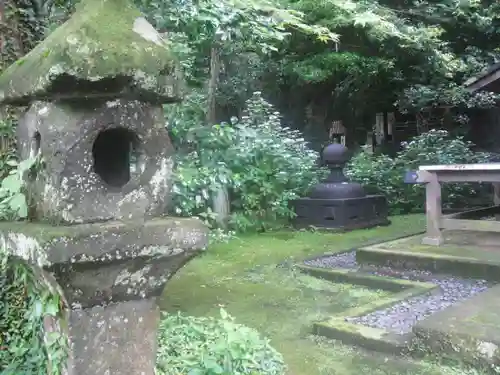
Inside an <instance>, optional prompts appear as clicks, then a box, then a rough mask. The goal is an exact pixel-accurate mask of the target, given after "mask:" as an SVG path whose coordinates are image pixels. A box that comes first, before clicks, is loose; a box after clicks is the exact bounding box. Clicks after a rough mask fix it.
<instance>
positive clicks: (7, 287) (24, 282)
mask: <svg viewBox="0 0 500 375" xmlns="http://www.w3.org/2000/svg"><path fill="white" fill-rule="evenodd" d="M59 311H60V299H59V296H58V295H57V294H54V293H52V292H51V291H49V289H48V288H47V287H45V286H44V285H42V284H41V283H40V282H39V280H38V279H37V278H36V277H35V275H34V273H33V269H32V268H29V267H28V266H27V265H26V264H24V263H21V262H20V261H17V260H13V259H11V258H8V257H7V256H6V255H5V253H2V252H0V374H1V375H19V374H23V375H45V374H48V375H59V374H60V373H61V372H60V370H61V368H62V367H61V366H62V365H63V363H64V362H65V360H66V358H67V357H66V353H67V349H66V344H65V340H64V339H63V338H62V337H61V336H60V335H59V334H57V333H52V334H51V335H49V336H47V338H46V339H47V341H45V340H44V336H43V334H42V333H43V319H44V317H45V316H57V315H58V314H59ZM49 356H50V364H49Z"/></svg>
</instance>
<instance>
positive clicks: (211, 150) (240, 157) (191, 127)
mask: <svg viewBox="0 0 500 375" xmlns="http://www.w3.org/2000/svg"><path fill="white" fill-rule="evenodd" d="M203 103H204V102H203V96H196V95H193V96H192V97H191V102H189V101H187V102H186V103H184V104H183V105H180V106H179V107H177V108H171V107H169V108H168V110H170V112H169V113H168V116H169V118H170V121H169V128H170V131H171V134H172V139H173V142H174V144H175V145H176V146H177V148H178V149H179V151H182V150H184V151H185V152H184V153H181V154H180V156H179V160H178V161H177V172H176V181H175V184H174V190H173V191H174V206H175V207H176V214H180V215H186V216H191V215H199V216H202V217H204V218H206V219H211V217H212V216H211V215H212V212H211V209H210V205H211V196H212V193H213V192H215V191H217V190H218V188H219V187H220V186H226V187H227V188H228V189H229V193H230V198H231V199H230V200H231V209H232V215H231V220H230V223H231V225H232V227H233V228H234V229H237V230H240V231H244V230H250V229H267V228H270V227H272V226H274V225H276V223H277V222H279V221H280V220H281V219H287V218H290V217H291V216H292V215H293V212H292V210H291V209H290V207H289V204H288V202H289V201H290V200H292V199H295V198H297V197H299V196H301V195H303V194H304V193H305V192H306V191H307V189H308V188H309V187H310V186H311V184H314V183H315V182H316V181H317V180H318V177H319V176H318V171H317V170H316V168H315V166H316V161H317V159H318V154H317V153H316V152H314V151H312V150H310V149H308V147H307V143H306V142H305V140H304V139H303V138H302V137H301V136H300V134H299V132H297V131H294V130H291V129H289V128H284V127H282V126H281V119H280V115H279V113H277V112H276V111H275V110H274V108H273V107H272V106H271V105H270V104H269V103H267V102H266V101H265V100H264V99H262V97H261V95H260V93H258V92H257V93H255V94H254V96H253V97H252V98H251V99H250V100H248V102H247V109H246V112H245V113H244V115H243V116H242V117H241V119H239V120H237V119H233V122H232V123H231V124H219V125H214V126H204V125H203V124H202V120H201V119H200V117H202V114H203Z"/></svg>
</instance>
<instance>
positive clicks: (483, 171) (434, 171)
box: [406, 163, 500, 246]
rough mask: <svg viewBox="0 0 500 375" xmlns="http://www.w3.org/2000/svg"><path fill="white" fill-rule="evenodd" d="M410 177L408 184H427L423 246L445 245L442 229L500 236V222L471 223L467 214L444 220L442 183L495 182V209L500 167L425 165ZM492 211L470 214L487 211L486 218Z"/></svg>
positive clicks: (498, 202)
mask: <svg viewBox="0 0 500 375" xmlns="http://www.w3.org/2000/svg"><path fill="white" fill-rule="evenodd" d="M410 174H411V177H408V176H407V177H406V182H413V183H424V184H425V207H426V216H427V230H426V235H425V237H424V239H423V240H422V243H423V244H425V245H434V246H439V245H441V244H442V243H443V241H444V240H443V236H442V233H441V229H449V230H472V231H486V232H500V221H494V220H492V221H483V220H471V219H467V218H466V217H467V213H461V214H453V215H447V216H443V214H442V207H441V183H446V182H491V183H492V184H493V188H494V196H493V203H494V205H495V206H496V205H500V163H488V164H450V165H425V166H421V167H419V169H418V171H416V172H411V173H410ZM408 179H410V180H411V179H413V181H409V180H408ZM493 208H496V207H493ZM491 210H492V208H485V209H480V210H472V211H468V213H472V212H475V213H476V214H477V213H479V211H484V213H485V214H486V213H487V212H488V211H491Z"/></svg>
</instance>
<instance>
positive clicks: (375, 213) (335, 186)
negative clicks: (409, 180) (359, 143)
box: [293, 143, 389, 230]
mask: <svg viewBox="0 0 500 375" xmlns="http://www.w3.org/2000/svg"><path fill="white" fill-rule="evenodd" d="M349 159H350V155H349V150H348V149H347V147H345V146H344V145H342V144H339V143H333V144H331V145H329V146H327V147H325V148H324V149H323V152H322V160H323V164H324V165H326V166H327V167H328V168H329V169H330V175H329V176H328V177H327V179H326V180H325V181H323V182H321V183H319V184H317V185H316V186H313V188H312V189H311V191H310V193H309V194H308V196H307V197H306V198H301V199H297V200H295V201H294V202H293V207H294V209H295V214H296V217H295V218H294V226H295V227H297V228H307V227H317V228H325V229H343V230H352V229H360V228H369V227H373V226H377V225H387V224H389V220H388V219H387V213H388V209H387V200H386V198H385V197H384V196H383V195H367V194H366V192H365V189H364V188H363V186H361V185H360V184H358V183H355V182H349V181H348V180H347V178H346V177H345V175H344V171H343V169H344V167H345V165H346V163H347V162H348V161H349Z"/></svg>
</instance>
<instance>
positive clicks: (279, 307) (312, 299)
mask: <svg viewBox="0 0 500 375" xmlns="http://www.w3.org/2000/svg"><path fill="white" fill-rule="evenodd" d="M423 228H424V217H423V216H422V215H410V216H401V217H395V218H392V224H391V225H390V226H388V227H380V228H374V229H368V230H359V231H354V232H349V233H343V234H341V233H337V234H333V233H319V232H316V233H313V232H293V231H289V232H287V231H282V232H275V233H266V234H254V235H247V236H240V237H239V238H238V239H234V240H231V241H230V242H229V243H225V244H218V245H215V246H212V247H211V248H209V250H208V251H207V253H206V254H204V255H203V256H201V257H199V258H197V259H195V260H193V261H192V262H190V263H189V264H188V265H187V266H186V267H185V268H183V269H182V270H181V271H180V272H179V273H178V274H177V275H176V276H175V277H174V278H173V279H172V280H171V281H170V282H169V284H168V285H167V288H166V289H165V293H164V296H163V298H162V299H161V301H160V302H161V306H162V308H163V309H164V310H166V311H169V312H175V311H183V312H184V313H186V314H190V315H195V316H201V315H214V316H215V315H218V314H219V309H220V307H221V306H223V307H224V308H225V309H226V310H227V311H228V312H229V313H230V314H231V315H233V316H234V317H235V318H236V320H237V322H239V323H242V324H246V325H248V326H251V327H253V328H256V329H258V330H259V331H260V332H262V333H263V334H264V335H266V336H268V337H269V338H270V339H271V341H272V343H273V345H274V346H275V348H276V349H278V350H279V351H280V352H281V353H283V355H284V357H285V361H286V362H287V364H288V366H289V375H334V374H335V375H359V374H370V375H382V374H386V375H393V374H394V375H395V374H408V375H410V374H414V375H417V374H418V375H434V374H436V375H437V374H455V375H459V374H461V372H460V371H459V370H458V369H448V370H446V369H445V368H443V367H442V366H437V365H433V364H431V363H427V362H414V361H407V360H403V359H397V358H391V357H387V356H385V355H381V354H370V353H367V352H363V351H361V350H359V349H357V348H353V347H350V346H346V345H343V344H341V343H340V342H336V341H323V340H322V339H319V338H314V337H311V336H310V330H311V327H312V322H313V321H314V320H316V319H319V318H322V317H325V316H328V315H331V314H332V313H338V312H341V311H343V310H346V309H348V308H350V307H355V306H358V305H360V304H363V303H366V302H367V301H369V300H371V299H374V298H378V297H381V296H384V295H387V293H388V292H386V291H381V290H370V289H367V288H362V287H359V286H354V285H349V284H337V283H331V282H325V281H321V280H318V279H316V278H313V277H311V276H306V275H303V274H301V273H298V272H296V271H294V270H293V269H292V268H291V267H288V265H291V264H293V263H294V262H297V261H300V260H302V259H305V258H307V257H311V256H315V255H321V254H323V253H325V252H340V251H344V250H348V249H351V248H355V247H359V246H363V245H366V244H367V243H370V242H374V241H380V242H381V241H384V240H390V239H393V238H396V237H399V236H402V235H405V234H412V233H416V232H419V231H421V230H423ZM450 370H451V372H450ZM445 371H446V372H445Z"/></svg>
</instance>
